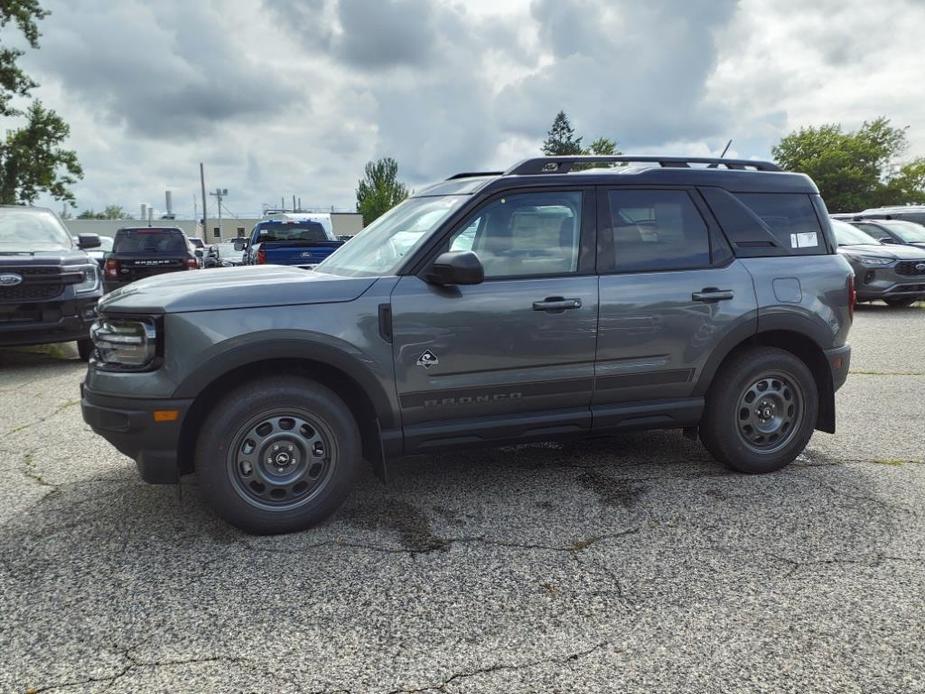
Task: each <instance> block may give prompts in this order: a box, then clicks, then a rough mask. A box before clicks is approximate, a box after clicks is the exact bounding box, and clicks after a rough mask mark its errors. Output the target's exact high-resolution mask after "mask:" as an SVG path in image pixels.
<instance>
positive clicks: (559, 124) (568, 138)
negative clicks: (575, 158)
mask: <svg viewBox="0 0 925 694" xmlns="http://www.w3.org/2000/svg"><path fill="white" fill-rule="evenodd" d="M543 154H545V155H547V156H568V155H573V154H582V149H581V138H580V137H578V136H576V135H575V129H574V128H573V127H572V124H571V123H570V122H569V119H568V116H567V115H565V111H559V113H557V114H556V117H555V119H553V121H552V127H551V128H550V129H549V132H547V133H546V139H545V140H544V141H543Z"/></svg>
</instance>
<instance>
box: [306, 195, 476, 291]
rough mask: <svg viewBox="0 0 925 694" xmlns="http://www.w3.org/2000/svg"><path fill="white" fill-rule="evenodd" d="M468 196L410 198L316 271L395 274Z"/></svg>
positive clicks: (339, 273)
mask: <svg viewBox="0 0 925 694" xmlns="http://www.w3.org/2000/svg"><path fill="white" fill-rule="evenodd" d="M468 199H469V197H468V196H467V195H443V196H439V197H421V198H409V199H408V200H405V201H404V202H403V203H401V204H400V205H397V206H396V207H393V208H392V209H391V210H389V211H388V212H386V213H385V214H384V215H382V216H381V217H379V219H377V220H376V221H374V222H373V223H372V224H370V225H369V226H368V227H366V228H365V229H363V231H361V232H360V233H359V234H357V235H356V236H355V237H354V238H353V239H352V240H351V241H350V243H347V244H344V245H343V246H341V247H340V248H338V249H337V250H336V251H335V252H334V253H332V254H331V255H329V256H328V257H327V259H325V260H324V261H322V262H321V263H320V264H319V265H318V266H317V267H316V268H315V271H316V272H327V273H329V274H332V275H346V276H349V277H364V276H365V277H375V276H379V275H393V274H395V273H396V272H398V269H399V268H400V267H401V265H402V263H404V261H405V258H406V257H407V256H408V254H409V253H412V252H413V251H414V250H416V249H417V248H418V247H420V246H421V244H423V243H424V241H426V240H427V239H428V238H429V237H430V235H431V233H432V232H433V231H434V230H436V228H437V227H438V226H440V224H441V223H443V221H444V220H445V219H446V218H447V217H449V216H450V214H452V213H453V212H454V211H456V210H457V209H458V208H459V206H460V205H462V204H463V203H464V202H465V201H466V200H468Z"/></svg>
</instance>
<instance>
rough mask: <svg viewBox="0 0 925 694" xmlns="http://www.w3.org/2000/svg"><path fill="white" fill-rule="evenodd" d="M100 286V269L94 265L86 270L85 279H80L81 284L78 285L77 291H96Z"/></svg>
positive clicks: (79, 292)
mask: <svg viewBox="0 0 925 694" xmlns="http://www.w3.org/2000/svg"><path fill="white" fill-rule="evenodd" d="M99 286H100V270H99V268H98V267H96V266H93V267H89V268H87V269H86V270H84V276H83V279H82V280H81V281H80V284H78V285H77V287H76V289H77V293H78V294H84V293H86V292H95V291H96V290H97V289H98V288H99Z"/></svg>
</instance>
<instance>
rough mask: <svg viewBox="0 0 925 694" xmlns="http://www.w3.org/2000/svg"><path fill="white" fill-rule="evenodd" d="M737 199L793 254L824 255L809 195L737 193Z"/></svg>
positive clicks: (821, 238) (823, 245)
mask: <svg viewBox="0 0 925 694" xmlns="http://www.w3.org/2000/svg"><path fill="white" fill-rule="evenodd" d="M736 197H737V198H738V199H739V200H740V201H741V202H742V203H743V204H744V205H745V206H746V207H748V208H749V209H750V210H751V211H752V212H754V213H755V214H756V215H757V216H758V217H759V218H760V219H761V221H762V222H764V223H765V224H766V225H767V226H768V229H770V230H771V233H772V234H774V236H775V238H776V239H777V242H778V244H779V245H780V246H781V247H782V248H786V249H787V250H788V252H789V253H790V254H792V255H818V254H819V253H825V252H826V246H825V238H824V237H823V235H822V227H820V226H819V219H818V217H816V211H815V209H814V208H813V203H812V201H811V200H810V197H809V196H808V195H802V194H795V193H737V194H736Z"/></svg>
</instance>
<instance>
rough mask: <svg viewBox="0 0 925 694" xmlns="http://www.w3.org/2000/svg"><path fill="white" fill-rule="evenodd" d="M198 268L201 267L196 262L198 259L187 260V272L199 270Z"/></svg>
mask: <svg viewBox="0 0 925 694" xmlns="http://www.w3.org/2000/svg"><path fill="white" fill-rule="evenodd" d="M198 267H199V263H198V262H196V259H195V258H187V259H186V269H187V270H195V269H196V268H198Z"/></svg>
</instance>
